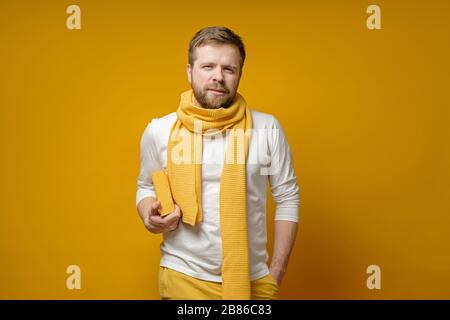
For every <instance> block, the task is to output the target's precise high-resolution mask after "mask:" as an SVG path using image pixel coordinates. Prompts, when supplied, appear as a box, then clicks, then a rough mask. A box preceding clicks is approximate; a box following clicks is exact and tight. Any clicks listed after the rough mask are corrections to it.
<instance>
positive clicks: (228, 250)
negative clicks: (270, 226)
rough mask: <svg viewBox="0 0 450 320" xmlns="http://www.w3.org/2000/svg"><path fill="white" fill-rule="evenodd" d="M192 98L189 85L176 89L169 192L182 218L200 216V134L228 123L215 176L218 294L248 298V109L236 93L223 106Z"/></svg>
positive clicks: (199, 218) (189, 219) (213, 131)
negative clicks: (219, 253) (219, 258)
mask: <svg viewBox="0 0 450 320" xmlns="http://www.w3.org/2000/svg"><path fill="white" fill-rule="evenodd" d="M193 101H194V100H193V91H192V90H189V91H186V92H184V93H182V94H181V99H180V105H179V107H178V109H177V120H176V122H175V124H174V126H173V127H172V131H171V134H170V138H169V143H168V148H167V174H168V177H169V181H170V188H171V191H172V196H173V199H174V201H175V203H176V204H177V205H178V206H179V207H180V208H181V211H182V221H183V222H184V223H187V224H189V225H192V226H193V225H195V224H196V223H198V222H201V221H202V205H201V203H202V198H201V194H202V190H201V186H202V177H201V172H202V171H201V162H202V140H203V139H202V135H209V134H217V133H218V132H222V133H223V132H224V131H225V130H227V129H231V130H230V131H229V132H228V138H227V145H226V154H225V159H224V161H223V169H222V175H221V177H220V228H221V235H222V256H223V260H222V281H223V282H222V288H223V299H250V276H249V257H248V229H247V201H246V199H247V197H246V196H247V187H246V162H247V155H248V148H249V141H250V134H249V132H250V131H251V130H248V129H252V118H251V114H250V109H249V108H248V106H247V104H246V102H245V100H244V98H243V97H242V96H241V95H240V94H239V93H237V94H236V97H235V99H234V100H233V103H232V104H231V106H229V107H228V108H218V109H206V108H201V107H197V106H195V105H194V102H193ZM200 124H201V125H200ZM184 129H185V130H184ZM234 129H237V130H234ZM247 130H248V131H247ZM246 133H247V134H246Z"/></svg>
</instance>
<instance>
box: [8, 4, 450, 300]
mask: <svg viewBox="0 0 450 320" xmlns="http://www.w3.org/2000/svg"><path fill="white" fill-rule="evenodd" d="M372 3H374V4H377V5H379V6H380V8H381V24H382V30H368V29H367V27H366V19H367V17H368V14H367V13H366V8H367V7H368V5H370V4H372ZM71 4H78V5H79V6H80V8H81V30H68V29H67V28H66V19H67V17H68V16H69V15H68V14H67V13H66V8H67V6H69V5H71ZM449 10H450V4H449V2H448V1H424V0H422V1H375V2H369V1H282V0H280V1H261V0H258V1H235V0H233V1H225V2H224V1H219V2H217V1H111V0H108V1H106V0H105V1H97V0H96V1H31V0H30V1H13V0H4V1H2V2H1V4H0V36H1V37H0V40H1V50H0V90H1V92H0V105H1V111H0V129H1V132H0V139H1V157H0V170H1V195H0V197H1V198H0V213H1V215H0V219H1V220H0V228H1V229H0V298H3V299H12V298H19V299H22V298H26V299H37V298H39V299H49V298H53V299H107V298H112V299H119V298H120V299H158V298H159V296H158V291H157V271H158V261H159V243H160V241H161V237H160V236H159V235H153V234H150V233H149V232H147V231H146V229H145V228H144V226H143V224H142V222H141V221H140V219H139V217H138V214H137V212H136V209H135V192H136V187H137V185H136V180H137V175H138V171H139V141H140V137H141V134H142V132H143V130H144V128H145V126H146V124H147V123H148V122H149V121H150V120H151V119H152V118H154V117H160V116H162V115H164V114H167V113H169V112H172V111H174V110H175V108H176V107H177V105H178V101H179V94H180V93H181V92H182V91H184V90H186V89H187V88H189V86H188V85H189V84H188V82H187V80H186V75H185V66H186V63H187V47H188V43H189V40H190V39H191V37H192V36H193V35H194V33H195V32H196V31H197V30H199V29H200V28H202V27H205V26H211V25H225V26H228V27H230V28H231V29H233V30H234V31H235V32H236V33H238V34H239V35H241V36H242V38H243V40H244V42H245V45H246V49H247V54H248V56H247V60H246V65H245V67H244V75H243V78H242V80H241V86H240V90H239V91H240V92H241V93H242V94H243V95H244V96H245V97H246V100H247V102H248V103H249V105H250V106H251V107H253V108H255V109H258V110H260V111H263V112H268V113H272V114H274V115H275V116H276V117H277V118H278V119H279V121H280V122H281V124H282V126H283V127H284V129H285V131H286V134H287V137H288V140H289V143H290V144H291V148H292V152H293V158H294V162H295V169H296V173H297V176H298V180H299V184H300V188H301V202H302V204H301V210H300V216H301V221H300V225H299V234H298V237H297V242H296V245H295V248H294V250H293V253H292V256H291V260H290V265H289V269H288V273H287V275H286V277H285V279H284V283H283V284H282V287H281V290H280V298H282V299H305V298H308V299H316V298H323V299H332V298H339V299H354V298H361V299H373V298H382V299H393V298H412V299H417V298H424V299H428V298H450V255H449V252H450V232H449V230H450V228H449V227H450V216H449V213H450V204H449V199H450V182H449V181H450V169H449V163H450V148H449V142H448V140H449V138H450V134H449V133H450V132H449V120H450V112H449V107H450V106H449V98H448V94H449V80H448V75H449V74H450V70H449V69H450V68H449V67H450V63H449V59H448V57H449V56H450V52H449V51H450V50H449V48H450V45H449V39H450V30H449V29H450V27H449V23H448V12H449ZM268 211H269V217H268V219H269V221H272V220H273V211H274V205H273V202H272V201H269V210H268ZM269 225H270V230H269V231H270V233H269V234H270V246H269V248H270V250H271V248H272V243H271V241H272V239H273V226H272V223H269ZM71 264H76V265H79V266H80V267H81V290H68V289H67V288H66V278H67V277H68V275H67V274H66V268H67V266H68V265H71ZM372 264H374V265H378V266H380V268H381V290H369V289H368V288H367V287H366V279H367V277H368V276H369V275H368V274H366V268H367V267H368V266H369V265H372Z"/></svg>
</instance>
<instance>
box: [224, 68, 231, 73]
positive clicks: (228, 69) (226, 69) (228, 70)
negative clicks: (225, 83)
mask: <svg viewBox="0 0 450 320" xmlns="http://www.w3.org/2000/svg"><path fill="white" fill-rule="evenodd" d="M225 71H227V72H231V73H232V72H233V69H230V68H225Z"/></svg>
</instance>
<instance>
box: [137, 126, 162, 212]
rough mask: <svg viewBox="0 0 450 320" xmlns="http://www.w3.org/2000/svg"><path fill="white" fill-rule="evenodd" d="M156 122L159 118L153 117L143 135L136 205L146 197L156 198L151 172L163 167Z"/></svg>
mask: <svg viewBox="0 0 450 320" xmlns="http://www.w3.org/2000/svg"><path fill="white" fill-rule="evenodd" d="M156 122H157V119H153V120H152V121H151V122H150V123H149V124H148V125H147V127H146V128H145V130H144V133H143V134H142V137H141V143H140V171H139V176H138V179H137V184H138V189H137V192H136V206H137V205H138V203H139V202H140V201H141V200H142V199H144V198H147V197H155V198H156V193H155V187H154V186H153V182H152V178H151V173H152V172H153V171H156V170H159V169H160V168H161V164H160V161H159V157H158V150H157V147H156V143H155V134H154V133H155V130H156Z"/></svg>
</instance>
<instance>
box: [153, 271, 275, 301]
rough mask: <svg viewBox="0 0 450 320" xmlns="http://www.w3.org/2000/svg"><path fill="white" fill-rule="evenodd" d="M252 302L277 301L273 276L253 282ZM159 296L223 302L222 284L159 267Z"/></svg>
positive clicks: (163, 298)
mask: <svg viewBox="0 0 450 320" xmlns="http://www.w3.org/2000/svg"><path fill="white" fill-rule="evenodd" d="M251 291H252V297H251V298H252V300H275V299H277V295H278V284H277V282H276V281H275V279H274V278H273V277H272V275H271V274H268V275H267V276H264V277H262V278H260V279H257V280H254V281H252V282H251ZM159 294H160V296H161V299H162V300H221V299H222V284H221V283H219V282H212V281H205V280H200V279H196V278H193V277H190V276H188V275H186V274H184V273H181V272H178V271H175V270H172V269H169V268H166V267H159Z"/></svg>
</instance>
